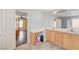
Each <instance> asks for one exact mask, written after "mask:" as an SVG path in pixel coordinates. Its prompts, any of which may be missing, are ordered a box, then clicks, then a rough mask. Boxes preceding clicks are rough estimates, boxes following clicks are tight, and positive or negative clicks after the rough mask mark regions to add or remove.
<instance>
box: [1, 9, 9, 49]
mask: <svg viewBox="0 0 79 59" xmlns="http://www.w3.org/2000/svg"><path fill="white" fill-rule="evenodd" d="M6 18H7V17H6V9H2V31H1V32H2V33H1V35H2V41H1V42H2V44H1V46H2V49H6V48H7V46H6V40H7V38H6V35H8V34H7V33H6V28H7V27H6V21H7V20H6Z"/></svg>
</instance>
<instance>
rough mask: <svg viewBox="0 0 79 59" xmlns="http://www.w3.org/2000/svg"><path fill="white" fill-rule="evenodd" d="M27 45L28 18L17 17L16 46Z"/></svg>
mask: <svg viewBox="0 0 79 59" xmlns="http://www.w3.org/2000/svg"><path fill="white" fill-rule="evenodd" d="M25 43H27V18H26V17H24V16H16V46H20V45H23V44H25Z"/></svg>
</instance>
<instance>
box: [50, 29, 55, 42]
mask: <svg viewBox="0 0 79 59" xmlns="http://www.w3.org/2000/svg"><path fill="white" fill-rule="evenodd" d="M51 41H52V42H53V43H55V31H53V30H52V31H51Z"/></svg>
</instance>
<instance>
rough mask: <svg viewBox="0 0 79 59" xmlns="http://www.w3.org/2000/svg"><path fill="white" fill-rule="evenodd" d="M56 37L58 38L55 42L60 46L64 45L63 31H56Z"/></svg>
mask: <svg viewBox="0 0 79 59" xmlns="http://www.w3.org/2000/svg"><path fill="white" fill-rule="evenodd" d="M55 39H56V41H55V42H56V44H57V45H59V46H62V45H63V33H62V32H59V31H56V32H55Z"/></svg>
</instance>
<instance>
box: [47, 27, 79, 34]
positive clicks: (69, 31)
mask: <svg viewBox="0 0 79 59" xmlns="http://www.w3.org/2000/svg"><path fill="white" fill-rule="evenodd" d="M46 29H48V30H55V31H61V32H66V33H71V34H77V35H79V32H76V31H73V32H72V31H71V30H70V29H65V28H46Z"/></svg>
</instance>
